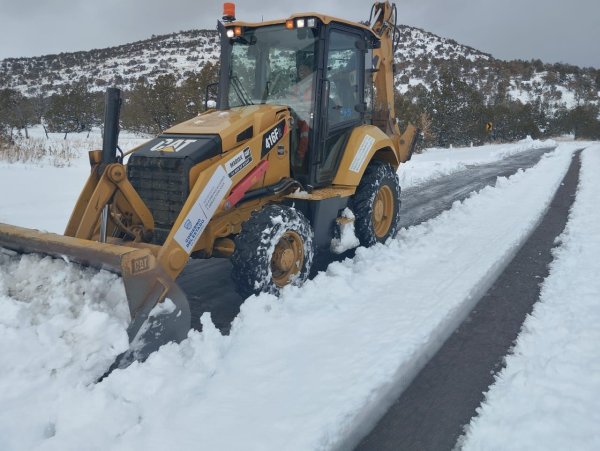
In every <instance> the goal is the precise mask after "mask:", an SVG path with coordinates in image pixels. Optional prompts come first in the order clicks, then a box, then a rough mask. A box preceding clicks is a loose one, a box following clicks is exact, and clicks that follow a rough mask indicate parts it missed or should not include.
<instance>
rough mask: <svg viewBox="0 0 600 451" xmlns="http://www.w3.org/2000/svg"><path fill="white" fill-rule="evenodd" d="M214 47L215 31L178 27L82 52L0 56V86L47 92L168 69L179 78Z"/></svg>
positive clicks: (123, 82) (215, 52)
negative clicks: (82, 81)
mask: <svg viewBox="0 0 600 451" xmlns="http://www.w3.org/2000/svg"><path fill="white" fill-rule="evenodd" d="M219 52H220V48H219V44H218V37H217V33H216V32H215V31H212V30H191V31H181V32H179V33H173V34H168V35H162V36H153V37H152V38H150V39H146V40H144V41H138V42H133V43H131V44H124V45H120V46H118V47H110V48H106V49H94V50H90V51H87V52H74V53H60V54H58V55H45V56H39V57H33V58H8V59H5V60H2V61H0V86H3V87H9V88H13V89H18V90H19V91H21V92H22V93H23V94H25V95H28V96H33V95H38V94H43V95H51V94H53V93H56V92H59V91H60V88H61V87H63V86H66V85H71V84H73V83H76V82H79V81H80V79H82V78H85V79H87V80H88V82H89V85H90V89H91V90H93V91H103V90H104V89H106V86H108V85H111V86H119V87H122V88H125V89H128V88H131V87H132V86H133V84H134V83H135V82H136V81H137V80H138V78H139V77H145V78H146V79H147V80H148V81H149V82H153V81H154V80H156V78H157V77H158V76H159V75H165V74H173V75H175V76H176V77H177V79H179V80H181V79H183V78H184V77H185V76H187V75H189V74H190V73H192V72H199V71H200V69H202V67H203V66H204V65H205V64H206V63H207V62H210V63H213V64H214V63H216V62H217V61H218V59H219Z"/></svg>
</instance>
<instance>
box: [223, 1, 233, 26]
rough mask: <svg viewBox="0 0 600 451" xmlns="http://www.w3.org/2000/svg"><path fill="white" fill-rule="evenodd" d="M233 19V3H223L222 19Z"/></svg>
mask: <svg viewBox="0 0 600 451" xmlns="http://www.w3.org/2000/svg"><path fill="white" fill-rule="evenodd" d="M234 20H235V3H223V21H224V22H233V21H234Z"/></svg>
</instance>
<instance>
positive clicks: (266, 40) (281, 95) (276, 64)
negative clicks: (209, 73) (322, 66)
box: [229, 25, 317, 120]
mask: <svg viewBox="0 0 600 451" xmlns="http://www.w3.org/2000/svg"><path fill="white" fill-rule="evenodd" d="M316 35H317V31H316V29H313V28H301V29H292V30H288V29H287V28H285V26H284V25H273V26H268V27H261V28H254V29H253V28H247V29H245V30H244V33H243V35H242V36H240V37H238V38H236V39H234V40H232V43H233V46H232V52H231V65H230V73H229V106H231V107H235V106H243V105H251V104H261V103H270V104H281V105H288V106H290V107H292V109H293V110H294V112H295V113H296V114H298V116H300V117H301V118H302V119H305V120H307V119H308V117H309V114H310V111H312V102H313V91H314V89H313V86H314V75H315V74H314V72H315V63H316V61H315V45H316V42H317V36H316Z"/></svg>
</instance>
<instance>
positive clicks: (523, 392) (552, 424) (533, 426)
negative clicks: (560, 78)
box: [463, 145, 600, 451]
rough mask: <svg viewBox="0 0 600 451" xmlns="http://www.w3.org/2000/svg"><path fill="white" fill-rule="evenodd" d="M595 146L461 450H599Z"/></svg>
mask: <svg viewBox="0 0 600 451" xmlns="http://www.w3.org/2000/svg"><path fill="white" fill-rule="evenodd" d="M599 170H600V145H596V146H594V147H590V148H589V149H586V150H584V151H583V154H582V168H581V179H580V183H579V187H578V192H577V198H576V200H575V203H574V204H573V206H572V207H571V212H570V214H569V222H568V223H567V226H566V228H565V231H564V232H563V234H562V235H561V237H560V241H559V243H557V244H558V247H557V248H556V249H555V250H554V257H555V260H554V261H553V262H552V264H551V266H550V274H549V276H548V277H547V278H546V280H545V281H544V284H543V286H542V291H541V294H540V300H539V302H538V303H537V304H536V305H535V308H534V310H533V312H532V313H531V315H529V316H528V317H527V319H526V321H525V323H524V324H523V330H522V332H521V334H520V335H519V338H518V340H517V344H516V346H515V349H514V351H513V353H512V354H511V355H509V356H508V357H507V359H506V368H505V369H504V370H502V371H501V372H500V373H499V374H498V376H497V377H496V382H495V384H494V385H493V386H492V387H491V388H490V391H489V392H488V393H487V394H486V399H485V401H484V402H483V403H482V406H481V407H480V408H479V415H478V416H477V417H475V418H474V419H473V420H472V421H471V424H470V426H469V427H468V428H467V429H468V434H467V436H466V440H465V442H464V443H463V445H464V448H463V449H464V450H465V451H466V450H492V449H493V450H511V449H519V450H540V449H576V450H580V451H583V450H590V451H592V450H598V449H600V429H599V426H598V425H600V347H599V346H598V343H600V329H599V328H598V324H599V323H600V279H599V278H598V276H599V275H600V270H599V268H600V265H599V264H598V255H599V254H600V211H599V210H598V198H599V196H600V194H599V193H600V178H599V177H598V171H599Z"/></svg>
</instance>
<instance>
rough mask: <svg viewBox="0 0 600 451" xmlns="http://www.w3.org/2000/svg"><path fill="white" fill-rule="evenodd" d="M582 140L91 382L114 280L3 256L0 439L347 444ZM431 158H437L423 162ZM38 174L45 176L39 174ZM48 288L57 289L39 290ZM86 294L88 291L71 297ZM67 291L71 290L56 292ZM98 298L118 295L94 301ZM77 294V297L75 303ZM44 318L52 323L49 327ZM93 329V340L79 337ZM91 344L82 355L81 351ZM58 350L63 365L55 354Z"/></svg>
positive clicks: (545, 194)
mask: <svg viewBox="0 0 600 451" xmlns="http://www.w3.org/2000/svg"><path fill="white" fill-rule="evenodd" d="M517 146H523V144H522V143H521V144H518V145H517ZM577 146H578V144H575V143H563V144H561V145H560V146H559V148H558V149H557V150H556V151H555V152H553V153H551V154H549V155H547V156H546V157H544V158H542V160H541V161H540V163H539V164H538V165H536V166H535V167H533V168H531V169H528V170H526V171H519V172H518V173H516V174H515V175H514V176H512V177H510V178H499V179H498V181H497V183H496V186H495V187H487V188H485V189H483V190H481V191H480V192H479V193H474V194H473V195H472V196H471V197H469V198H467V199H466V200H464V201H463V202H456V203H455V204H454V205H453V208H452V209H451V210H449V211H446V212H444V213H442V214H441V215H439V216H438V217H436V218H434V219H432V220H430V221H428V222H426V223H423V224H420V225H418V226H415V227H411V228H409V229H405V230H402V231H401V233H400V234H399V236H398V238H397V239H393V240H389V241H388V243H386V244H385V245H376V246H374V247H372V248H369V249H366V248H358V249H357V251H356V257H355V258H354V259H352V260H349V259H347V260H344V261H342V262H339V263H333V264H331V265H330V266H329V268H328V269H327V271H325V272H322V273H320V274H319V275H317V277H315V278H314V279H313V280H311V281H309V282H307V283H306V284H305V285H304V286H303V287H301V288H298V287H286V288H285V289H284V290H283V293H282V295H281V297H280V298H279V299H278V298H275V297H274V296H271V295H266V294H265V295H261V296H252V297H250V298H248V299H247V300H246V301H245V302H244V304H243V305H242V307H241V312H240V314H239V315H238V317H237V318H236V319H235V320H234V322H233V324H232V327H231V332H230V335H228V336H224V335H222V334H221V333H220V332H219V331H218V330H217V329H216V328H215V327H214V325H213V324H212V322H211V320H210V315H209V314H208V313H206V314H204V315H203V317H202V324H203V332H201V333H200V332H197V331H190V333H189V337H188V339H187V340H185V341H184V342H182V343H181V344H179V345H176V344H169V345H166V346H164V347H163V348H161V349H160V350H159V351H158V352H156V353H154V354H153V355H151V356H150V358H149V359H148V360H147V361H146V362H145V363H135V364H133V365H132V366H130V367H129V368H127V369H124V370H117V371H115V372H113V373H112V374H111V375H110V376H109V377H107V378H105V379H104V380H103V381H102V382H101V383H99V384H95V385H92V384H90V382H91V381H93V380H94V379H95V378H96V377H97V376H98V374H99V366H100V364H101V362H104V361H105V360H107V359H108V357H109V356H110V355H116V353H118V349H120V346H121V345H122V337H123V336H124V335H123V334H124V333H125V325H124V324H123V316H122V315H123V313H122V312H123V308H124V307H123V304H124V301H123V300H122V292H121V291H120V290H121V289H122V288H120V287H121V284H120V283H119V281H117V280H114V279H110V277H112V276H111V275H110V274H107V273H104V272H100V273H94V274H95V276H94V277H97V278H98V279H97V280H98V282H97V283H96V284H93V285H91V287H92V288H90V289H85V287H86V286H87V285H86V284H84V283H83V282H81V285H79V288H78V289H75V288H74V287H73V283H72V282H71V281H70V280H71V279H68V278H67V275H65V274H70V271H75V272H74V275H72V276H69V277H72V278H73V279H74V280H79V279H81V280H83V279H86V277H87V276H86V273H83V272H79V271H89V270H81V269H78V268H76V267H73V266H66V267H61V266H60V265H66V264H65V263H64V262H62V261H57V260H51V259H45V260H47V261H48V264H52V265H59V266H56V267H53V268H52V269H51V270H46V271H42V272H43V273H44V274H46V273H49V274H51V277H50V279H51V281H50V282H48V281H46V279H43V280H42V281H38V279H36V277H38V276H37V275H35V273H36V271H34V270H33V268H36V267H37V266H38V265H37V264H36V261H35V260H33V261H30V260H28V259H32V258H33V259H36V258H39V257H30V256H26V257H22V258H20V257H16V256H13V257H3V258H9V259H10V260H11V262H10V264H11V265H13V267H14V265H17V266H18V265H21V264H22V265H25V270H24V273H23V274H24V275H22V276H21V277H20V278H19V277H18V276H14V275H13V272H14V271H13V269H9V270H8V272H7V273H6V274H5V273H3V274H2V277H3V279H0V280H2V281H3V282H2V283H1V284H0V287H2V288H0V293H1V296H2V299H1V300H2V304H6V305H8V306H10V307H9V308H7V309H4V308H3V309H1V310H0V324H1V325H2V328H0V343H2V344H1V345H0V346H2V351H3V353H4V352H6V353H7V356H4V355H3V356H2V357H1V358H2V359H6V360H5V361H2V363H3V364H2V365H0V368H1V369H0V371H1V372H0V384H1V385H0V405H2V406H3V413H2V414H1V416H0V449H9V450H22V449H40V450H61V451H62V450H78V449H99V450H107V449H114V450H121V449H122V450H125V449H148V450H153V449H156V450H161V449H197V448H198V447H202V448H203V449H227V450H238V449H240V450H241V449H243V450H259V449H260V450H264V449H286V450H308V449H331V448H336V447H341V448H348V447H350V446H351V445H352V444H353V443H354V442H355V440H357V439H358V438H359V436H360V435H361V434H362V433H364V432H366V431H367V428H368V427H369V426H370V425H371V424H372V423H373V422H374V421H376V419H377V417H378V415H379V414H381V413H382V412H383V410H384V409H385V408H386V406H387V405H389V403H390V402H392V401H393V399H394V398H395V396H397V394H398V393H399V392H400V391H401V390H402V389H403V388H404V387H406V386H407V385H408V384H409V383H410V380H411V379H412V378H413V377H414V375H415V374H416V373H417V372H418V371H419V369H420V368H421V367H422V366H423V365H424V364H425V362H426V361H427V360H428V359H429V358H430V356H431V355H433V353H435V351H436V350H437V349H438V348H439V346H440V345H441V344H442V343H443V341H444V340H445V338H446V337H447V336H448V335H449V334H450V333H451V332H452V331H453V330H454V329H455V327H456V326H457V325H458V324H459V323H460V322H461V321H462V320H463V319H464V318H465V317H466V315H467V314H468V312H469V311H470V309H471V308H472V307H473V305H474V303H475V302H476V301H477V299H478V297H479V295H480V294H481V293H482V292H483V290H485V289H486V287H487V286H488V285H489V284H490V283H491V282H492V281H493V280H494V279H495V277H496V275H497V274H498V272H499V271H501V269H502V268H503V266H504V265H505V264H506V263H507V262H508V261H509V260H510V258H511V257H512V255H513V254H514V252H515V251H516V249H517V248H518V247H519V245H520V244H521V243H522V242H523V240H524V239H526V237H527V235H528V233H529V232H530V231H531V230H532V229H533V228H534V227H535V226H536V224H537V222H538V221H539V218H540V217H541V215H542V214H543V212H544V211H545V209H546V208H547V206H548V203H549V201H550V199H551V197H552V195H553V193H554V191H555V189H556V188H557V186H558V184H559V183H560V181H561V179H562V177H563V175H564V174H565V172H566V170H567V168H568V166H569V163H570V160H571V155H572V152H573V150H574V149H575V148H576V147H577ZM475 151H476V149H460V150H459V149H456V150H452V151H448V150H446V151H445V152H446V153H451V154H453V155H454V154H455V153H456V152H458V153H456V155H455V156H454V157H453V158H451V159H449V160H448V161H446V160H445V154H443V152H442V151H436V150H434V151H430V152H427V153H426V154H424V156H423V157H424V159H423V163H424V164H426V163H428V162H429V163H430V165H429V166H430V169H431V170H430V171H429V174H430V177H435V176H437V174H438V172H437V170H438V169H439V168H440V167H444V166H446V165H448V166H451V167H456V166H457V164H458V161H459V160H460V158H461V157H460V156H459V155H463V156H464V158H465V159H466V160H467V161H469V162H472V161H475V160H477V158H476V156H474V155H472V154H471V153H470V152H475ZM516 151H517V150H515V148H514V147H513V146H510V145H508V146H490V147H486V148H481V149H479V152H480V153H481V155H479V157H480V158H481V159H482V160H486V161H493V160H494V159H497V158H499V157H498V155H500V154H510V152H516ZM520 151H526V150H524V149H523V147H522V148H521V150H520ZM461 152H462V153H461ZM488 153H489V154H491V155H488V156H486V155H485V154H488ZM429 154H431V155H429ZM436 156H437V158H438V159H439V160H440V161H442V162H443V163H441V164H439V165H435V164H433V163H434V160H435V158H436ZM418 161H419V160H418V159H416V158H415V160H414V161H413V162H412V163H413V164H412V165H406V171H407V172H409V171H412V170H415V171H416V172H420V174H419V176H418V177H411V176H410V174H407V175H406V177H407V180H417V179H418V180H421V181H422V180H425V179H426V178H427V176H426V175H425V172H426V171H425V170H421V171H419V169H418V166H417V164H416V163H417V162H418ZM477 161H480V160H477ZM462 164H463V165H464V162H463V163H462ZM13 169H14V166H13V167H11V168H7V167H6V166H1V167H0V189H5V190H6V189H9V188H10V189H11V192H15V193H17V197H18V196H21V195H25V191H26V189H24V190H22V191H19V189H18V186H15V185H6V184H5V183H7V182H6V178H5V177H4V175H5V174H7V173H10V172H12V170H13ZM47 169H48V173H52V168H47ZM56 170H57V171H58V170H59V169H56ZM60 170H64V169H60ZM445 171H446V172H448V171H449V172H448V173H450V172H451V169H448V170H445ZM35 176H36V177H37V179H36V181H37V183H39V184H44V185H45V180H44V174H43V173H42V172H40V173H36V174H35ZM49 177H54V176H53V175H52V176H49ZM27 182H29V183H30V182H31V181H30V180H29V181H27ZM21 186H27V185H26V181H22V185H21ZM53 194H54V193H52V192H49V191H48V190H42V191H41V192H39V193H38V195H40V196H42V195H46V196H48V197H52V195H53ZM5 201H6V200H5V199H4V198H3V199H2V200H1V201H0V218H2V220H8V221H9V222H11V223H17V224H19V222H20V221H23V220H25V219H27V220H31V221H32V220H33V219H32V218H30V217H28V216H27V215H25V214H23V213H22V212H21V211H17V210H12V211H13V212H14V216H12V215H13V213H11V214H10V215H9V214H7V213H6V211H7V210H6V209H5V207H4V205H3V204H4V203H5ZM38 207H39V208H37V214H38V215H39V217H40V218H42V217H44V216H53V215H54V214H56V212H55V211H53V209H51V208H50V206H46V205H45V204H42V203H40V205H39V206H38ZM23 210H24V209H23ZM508 211H510V212H511V214H510V215H509V214H506V213H507V212H508ZM19 225H23V224H19ZM23 261H24V262H25V263H23ZM29 274H31V277H34V280H33V285H36V286H41V287H42V288H40V290H41V291H39V292H35V293H33V294H31V296H29V297H28V298H26V299H20V298H18V297H17V296H16V294H15V293H16V292H17V291H15V289H11V288H10V286H12V285H10V284H13V282H11V280H12V279H11V278H13V277H16V279H15V280H16V281H17V282H16V283H20V284H25V283H29V282H30V281H27V280H26V279H27V277H28V276H27V275H29ZM7 277H8V279H7V280H9V282H4V279H6V278H7ZM40 277H41V276H40ZM61 280H62V281H63V282H61ZM52 281H54V282H52ZM13 285H14V284H13ZM46 285H48V286H51V287H56V289H59V288H60V289H61V290H64V291H65V292H66V294H65V293H62V292H59V293H58V294H54V293H52V292H51V293H49V294H46V293H45V291H44V287H45V286H46ZM7 286H8V288H7ZM101 289H104V290H109V293H105V292H101ZM82 291H85V297H86V298H85V299H84V300H83V301H77V298H78V296H79V295H80V294H81V292H82ZM42 293H43V294H42ZM68 295H73V296H75V298H73V299H71V300H68V299H67V300H64V298H65V296H66V297H67V298H68ZM88 296H89V299H88V298H87V297H88ZM56 299H62V300H61V301H60V302H57V300H56ZM105 299H111V300H112V302H114V303H115V304H112V305H110V306H109V305H104V306H103V303H104V300H105ZM81 302H83V308H78V307H75V308H74V307H73V306H80V305H81ZM55 305H56V306H55ZM54 306H55V307H54ZM91 312H94V313H93V315H92V313H91ZM118 312H121V313H118ZM90 315H92V316H95V317H96V318H95V319H94V318H92V319H91V320H90V319H89V318H88V317H89V316H90ZM98 315H100V316H98ZM21 318H25V320H23V321H22V320H21ZM29 318H35V320H33V319H29ZM48 323H52V324H53V327H54V328H55V329H54V330H56V331H58V330H62V331H63V333H58V332H55V333H52V334H44V330H45V328H46V327H48V326H47V324H48ZM74 323H76V324H79V325H80V326H81V327H79V328H77V327H74V326H73V324H74ZM72 334H75V335H74V336H73V335H72ZM96 335H98V338H97V340H98V342H97V343H90V341H92V340H91V338H90V337H94V338H95V337H96ZM29 337H33V338H35V339H33V338H32V339H28V338H29ZM22 338H25V339H22ZM113 340H114V341H113ZM87 346H91V349H92V353H91V355H90V356H89V359H87V360H85V359H86V358H85V357H84V355H83V353H84V350H85V349H86V347H87ZM65 347H66V348H67V349H65ZM94 352H95V353H94ZM57 353H60V356H59V355H57ZM63 356H71V357H70V358H69V359H68V360H67V359H66V357H63ZM81 358H84V363H82V362H81ZM61 359H63V360H61ZM55 360H57V361H58V362H62V365H54V366H53V365H51V364H52V363H53V362H54V361H55ZM28 362H33V365H34V366H33V367H32V366H30V364H29V363H28ZM36 362H38V363H36ZM36 365H37V366H36ZM50 366H52V368H51V370H50V371H47V370H46V372H44V371H42V370H40V371H38V370H37V368H40V367H42V368H49V367H50ZM6 368H10V370H8V371H7V370H6ZM52 370H54V371H52ZM5 406H8V407H5Z"/></svg>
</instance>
